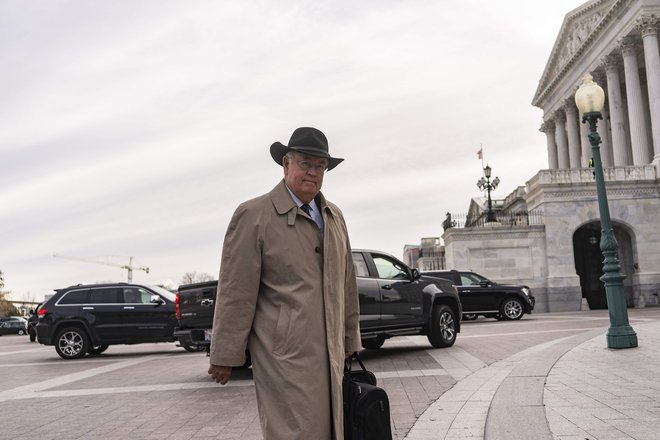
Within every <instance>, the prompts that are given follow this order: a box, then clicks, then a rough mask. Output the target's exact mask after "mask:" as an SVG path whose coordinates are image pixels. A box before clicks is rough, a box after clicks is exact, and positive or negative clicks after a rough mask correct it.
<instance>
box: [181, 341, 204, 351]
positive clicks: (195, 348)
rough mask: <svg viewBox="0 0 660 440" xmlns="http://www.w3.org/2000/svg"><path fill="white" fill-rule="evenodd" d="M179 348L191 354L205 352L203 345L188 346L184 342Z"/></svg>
mask: <svg viewBox="0 0 660 440" xmlns="http://www.w3.org/2000/svg"><path fill="white" fill-rule="evenodd" d="M181 346H182V347H183V348H184V349H185V350H186V351H189V352H191V353H195V352H198V351H204V350H206V347H204V346H203V345H188V344H186V343H185V342H181Z"/></svg>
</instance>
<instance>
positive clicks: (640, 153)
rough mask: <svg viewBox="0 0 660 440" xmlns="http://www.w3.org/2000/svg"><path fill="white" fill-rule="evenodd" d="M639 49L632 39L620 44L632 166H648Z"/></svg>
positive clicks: (625, 39)
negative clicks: (638, 59) (638, 58)
mask: <svg viewBox="0 0 660 440" xmlns="http://www.w3.org/2000/svg"><path fill="white" fill-rule="evenodd" d="M638 47H639V46H638V45H637V43H636V42H635V41H634V40H633V38H632V37H625V38H623V39H622V40H621V41H620V42H619V48H620V49H621V52H622V53H623V68H624V72H625V77H626V96H627V98H628V121H629V127H630V145H631V147H632V164H633V165H646V164H648V163H649V162H651V160H650V159H651V157H650V150H649V138H648V135H647V130H646V117H645V112H644V103H643V102H642V86H641V84H640V82H639V65H638V63H637V48H638Z"/></svg>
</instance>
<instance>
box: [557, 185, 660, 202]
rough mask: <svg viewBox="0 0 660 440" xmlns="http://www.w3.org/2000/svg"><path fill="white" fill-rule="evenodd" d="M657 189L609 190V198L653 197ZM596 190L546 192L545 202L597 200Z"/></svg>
mask: <svg viewBox="0 0 660 440" xmlns="http://www.w3.org/2000/svg"><path fill="white" fill-rule="evenodd" d="M656 192H657V190H656V188H639V187H637V188H607V197H608V198H614V197H618V196H652V195H654V194H656ZM597 197H598V194H597V192H596V189H595V188H594V189H593V190H582V191H555V192H550V191H548V192H546V193H545V200H546V201H551V200H578V199H584V198H597Z"/></svg>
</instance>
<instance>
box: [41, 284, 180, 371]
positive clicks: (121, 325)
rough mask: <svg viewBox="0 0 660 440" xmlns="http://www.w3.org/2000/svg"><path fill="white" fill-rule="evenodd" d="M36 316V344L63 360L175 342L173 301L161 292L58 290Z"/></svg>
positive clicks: (130, 287) (116, 287)
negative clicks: (112, 348)
mask: <svg viewBox="0 0 660 440" xmlns="http://www.w3.org/2000/svg"><path fill="white" fill-rule="evenodd" d="M56 292H57V293H55V294H54V295H53V296H52V297H51V298H50V299H48V300H47V301H45V302H44V303H43V304H42V305H41V306H40V307H39V310H38V315H39V322H38V323H37V326H36V330H37V340H38V341H39V343H41V344H44V345H54V346H55V351H57V354H59V355H60V357H62V358H64V359H76V358H80V357H83V356H85V354H87V353H89V354H93V355H95V354H100V353H102V352H103V351H105V350H106V349H107V348H108V346H109V345H115V344H140V343H143V342H174V341H175V338H174V327H175V326H176V323H177V320H176V315H175V304H174V300H175V296H174V294H173V293H171V292H169V291H167V290H165V289H162V288H160V287H157V286H142V285H137V284H126V283H115V284H93V285H77V286H71V287H67V288H65V289H59V290H57V291H56Z"/></svg>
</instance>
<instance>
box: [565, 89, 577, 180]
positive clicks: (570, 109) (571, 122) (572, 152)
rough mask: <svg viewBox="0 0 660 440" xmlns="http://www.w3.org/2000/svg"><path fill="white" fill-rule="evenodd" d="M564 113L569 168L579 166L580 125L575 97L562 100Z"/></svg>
mask: <svg viewBox="0 0 660 440" xmlns="http://www.w3.org/2000/svg"><path fill="white" fill-rule="evenodd" d="M564 114H565V115H566V134H567V135H568V159H569V162H570V167H571V168H580V127H578V111H577V107H576V106H575V98H574V99H567V100H566V101H565V102H564Z"/></svg>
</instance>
